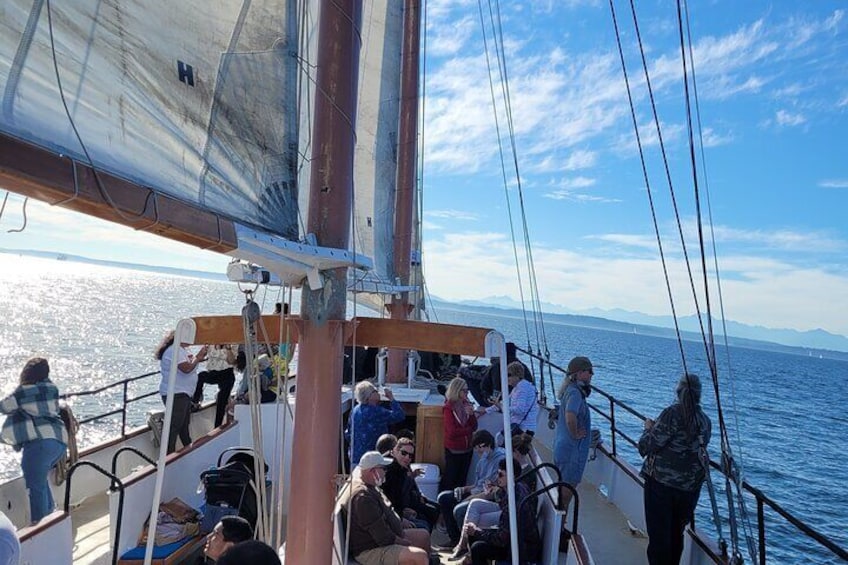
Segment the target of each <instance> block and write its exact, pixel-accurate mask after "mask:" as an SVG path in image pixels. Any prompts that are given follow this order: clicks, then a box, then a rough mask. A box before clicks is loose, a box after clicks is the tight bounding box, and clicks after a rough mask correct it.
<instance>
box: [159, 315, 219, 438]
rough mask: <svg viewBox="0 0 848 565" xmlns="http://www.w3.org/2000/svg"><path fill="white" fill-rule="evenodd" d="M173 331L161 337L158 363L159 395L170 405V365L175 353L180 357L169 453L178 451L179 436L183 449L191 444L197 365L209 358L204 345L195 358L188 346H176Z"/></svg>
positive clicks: (170, 429)
mask: <svg viewBox="0 0 848 565" xmlns="http://www.w3.org/2000/svg"><path fill="white" fill-rule="evenodd" d="M174 345H175V344H174V332H173V331H170V332H168V333H167V334H165V337H164V338H162V342H161V343H160V344H159V347H157V348H156V354H155V357H156V360H157V361H159V370H160V372H161V373H162V380H161V381H159V394H161V395H162V402H163V403H165V404H167V402H168V375H170V372H171V362H172V360H173V358H174V351H176V355H177V380H176V383H174V407H173V411H172V413H171V426H170V428H169V431H168V453H172V452H174V451H176V449H177V436H179V438H180V441H181V442H182V444H183V447H185V446H187V445H189V444H190V443H191V433H190V432H189V424H190V423H191V404H192V401H191V398H192V396H193V395H194V391H195V389H196V388H197V366H198V365H199V364H200V363H202V362H203V361H204V360H205V359H206V353H207V350H208V348H207V347H206V346H205V345H204V346H203V347H201V348H200V351H199V352H198V353H197V355H192V354H191V353H190V352H189V350H188V349H187V347H188V344H187V343H180V344H179V345H178V346H177V347H174Z"/></svg>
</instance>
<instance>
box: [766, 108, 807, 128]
mask: <svg viewBox="0 0 848 565" xmlns="http://www.w3.org/2000/svg"><path fill="white" fill-rule="evenodd" d="M774 120H775V123H777V125H779V126H800V125H801V124H803V123H805V122H806V121H807V118H805V117H804V116H803V115H802V114H797V113H792V112H789V111H788V110H778V111H777V114H775V117H774Z"/></svg>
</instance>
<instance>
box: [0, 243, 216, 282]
mask: <svg viewBox="0 0 848 565" xmlns="http://www.w3.org/2000/svg"><path fill="white" fill-rule="evenodd" d="M0 253H4V254H6V255H21V256H24V257H35V258H37V259H56V260H58V261H70V262H72V263H84V264H87V265H97V266H99V267H115V268H118V269H127V270H130V271H144V272H146V273H159V274H166V275H177V276H181V277H190V278H196V279H206V280H215V281H223V282H226V280H227V277H226V275H224V274H223V273H212V272H209V271H193V270H191V269H177V268H176V267H162V266H156V265H143V264H140V263H127V262H124V261H107V260H105V259H92V258H91V257H83V256H82V255H70V254H68V253H59V252H56V251H39V250H34V249H6V248H2V247H0Z"/></svg>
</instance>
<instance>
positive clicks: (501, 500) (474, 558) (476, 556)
mask: <svg viewBox="0 0 848 565" xmlns="http://www.w3.org/2000/svg"><path fill="white" fill-rule="evenodd" d="M510 461H511V465H512V472H513V474H514V476H515V477H517V476H518V473H519V472H520V471H521V464H520V463H519V462H518V461H516V460H515V459H510ZM506 465H507V460H506V459H502V460H501V462H500V463H499V464H498V480H497V486H498V488H499V491H500V496H498V504H499V505H500V509H501V514H500V518H499V520H498V524H497V525H496V526H493V527H491V528H480V527H479V526H477V525H475V524H466V525H465V529H464V531H463V533H464V534H465V535H467V536H468V543H469V545H470V547H471V552H470V555H467V556H466V557H465V560H464V561H463V563H464V564H474V565H477V564H486V563H489V561H490V560H492V559H494V560H509V559H510V557H511V553H510V531H509V499H508V497H507V495H506V488H507V472H506ZM514 487H515V504H516V506H517V507H518V511H517V515H516V524H517V526H518V560H519V562H521V563H524V562H528V561H529V562H535V561H536V560H537V559H538V557H539V555H540V551H541V548H542V541H541V538H540V537H539V530H538V528H537V527H536V506H535V504H533V502H527V503H526V504H522V503H523V502H524V500H525V499H526V498H527V497H528V496H529V495H530V491H529V490H528V488H527V486H526V485H525V484H524V483H521V482H519V483H514Z"/></svg>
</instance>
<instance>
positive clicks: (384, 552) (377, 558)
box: [356, 545, 406, 565]
mask: <svg viewBox="0 0 848 565" xmlns="http://www.w3.org/2000/svg"><path fill="white" fill-rule="evenodd" d="M405 548H406V546H405V545H384V546H382V547H375V548H374V549H366V550H365V551H363V552H362V553H360V554H358V555H357V556H356V560H357V561H358V562H359V563H361V564H362V565H394V564H395V563H397V562H398V561H400V553H401V551H403V550H404V549H405Z"/></svg>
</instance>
